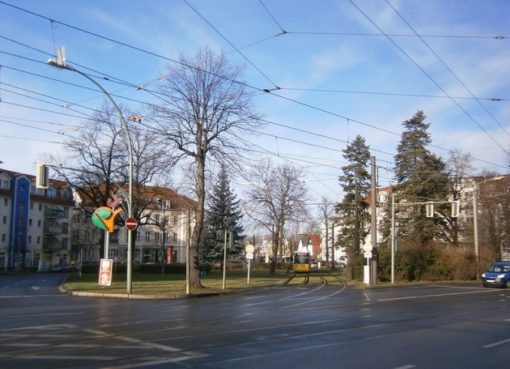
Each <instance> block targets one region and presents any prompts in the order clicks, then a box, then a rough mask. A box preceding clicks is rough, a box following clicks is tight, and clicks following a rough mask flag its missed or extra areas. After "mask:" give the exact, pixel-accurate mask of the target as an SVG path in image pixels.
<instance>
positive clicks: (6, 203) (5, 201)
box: [4, 197, 9, 206]
mask: <svg viewBox="0 0 510 369" xmlns="http://www.w3.org/2000/svg"><path fill="white" fill-rule="evenodd" d="M4 205H5V206H8V205H9V199H8V198H7V197H6V198H5V199H4Z"/></svg>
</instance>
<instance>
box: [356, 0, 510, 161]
mask: <svg viewBox="0 0 510 369" xmlns="http://www.w3.org/2000/svg"><path fill="white" fill-rule="evenodd" d="M349 2H350V3H351V4H352V6H353V7H354V8H356V9H357V10H358V11H359V12H360V13H361V14H362V15H363V16H364V17H365V18H366V19H367V20H368V21H369V22H370V23H371V24H372V25H373V26H374V27H376V28H377V29H378V30H379V32H381V33H382V34H383V35H385V36H386V38H387V39H388V40H389V41H390V42H391V43H392V44H393V45H394V46H395V47H396V48H397V49H398V50H399V51H400V52H401V53H402V54H403V55H404V56H406V57H407V58H408V59H409V60H410V61H411V62H412V63H413V64H414V65H415V66H416V67H417V68H418V69H419V70H420V71H421V72H422V73H423V74H424V75H425V76H426V77H427V78H428V79H429V80H430V81H431V82H432V83H433V84H434V85H435V86H436V87H437V88H439V89H440V90H441V92H443V93H444V94H445V95H446V96H448V97H449V98H450V100H451V101H452V102H453V103H454V104H455V105H456V106H457V107H458V108H459V109H460V110H461V111H462V112H463V113H464V115H466V116H467V117H468V118H469V119H470V120H471V121H472V122H473V123H475V124H476V125H477V126H478V127H479V128H480V129H481V130H482V131H483V132H484V133H485V134H486V135H487V137H489V138H490V139H491V140H492V141H493V142H494V143H495V144H496V145H497V146H498V147H499V148H500V149H501V150H502V151H503V152H504V153H507V154H508V151H507V150H506V149H505V148H504V147H503V146H502V145H501V144H500V143H499V142H498V141H497V140H496V139H495V138H494V137H493V136H492V135H491V134H490V133H489V132H488V131H487V130H486V129H485V128H484V127H483V126H482V125H481V124H480V123H479V122H478V121H477V120H476V119H475V118H474V117H473V116H472V115H471V114H470V113H469V112H468V111H467V110H466V109H464V107H463V106H462V105H460V104H459V102H458V101H457V100H455V99H454V98H453V97H451V96H450V95H449V94H448V93H447V91H446V90H445V89H444V88H443V87H442V86H441V85H440V84H439V83H438V82H437V81H436V80H435V79H434V78H432V76H431V75H430V74H429V73H428V72H427V71H426V70H425V69H423V67H422V66H421V65H419V64H418V62H416V60H414V59H413V57H411V56H410V55H409V54H408V53H407V52H406V51H405V50H404V49H403V48H402V47H401V46H400V45H399V44H398V43H396V42H395V40H394V39H393V38H392V37H391V36H389V35H388V34H387V33H386V32H385V31H384V30H383V29H382V28H381V27H380V26H379V25H378V24H377V23H376V22H375V21H374V20H373V19H372V18H371V17H370V16H369V15H368V14H367V13H366V12H364V11H363V10H362V9H361V8H360V7H359V6H358V5H357V4H356V3H355V2H354V1H353V0H349Z"/></svg>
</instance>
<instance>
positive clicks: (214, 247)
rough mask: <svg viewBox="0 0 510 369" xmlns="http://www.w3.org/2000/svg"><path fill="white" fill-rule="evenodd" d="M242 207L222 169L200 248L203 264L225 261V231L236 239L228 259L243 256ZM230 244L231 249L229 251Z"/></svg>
mask: <svg viewBox="0 0 510 369" xmlns="http://www.w3.org/2000/svg"><path fill="white" fill-rule="evenodd" d="M239 204H240V200H238V199H237V198H236V195H235V194H234V193H233V192H232V191H231V189H230V180H229V177H228V173H227V170H226V168H225V167H224V166H222V167H221V170H220V172H219V173H218V178H217V181H216V183H215V185H214V188H213V193H212V196H211V199H210V205H209V208H208V212H207V216H206V222H205V233H204V238H203V242H202V248H201V258H202V260H203V261H209V262H210V261H213V260H219V261H221V262H222V261H223V249H224V244H225V230H226V231H227V232H229V231H230V232H232V236H233V237H232V239H233V242H232V243H230V242H229V243H228V244H227V247H228V249H227V253H228V255H229V257H237V256H239V255H241V254H242V252H243V244H242V240H243V239H244V235H243V227H242V225H241V219H242V214H241V211H240V209H239V206H240V205H239ZM230 244H231V245H232V247H229V246H230Z"/></svg>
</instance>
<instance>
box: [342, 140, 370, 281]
mask: <svg viewBox="0 0 510 369" xmlns="http://www.w3.org/2000/svg"><path fill="white" fill-rule="evenodd" d="M343 152H344V155H343V157H344V158H345V159H346V160H347V161H348V162H349V164H348V165H346V166H344V167H342V171H343V172H344V175H343V176H340V178H339V180H340V185H341V186H342V189H343V190H344V193H345V195H344V198H343V200H342V202H341V203H340V204H337V206H336V212H337V214H338V215H339V217H340V219H341V222H342V234H341V236H340V237H339V240H338V241H339V244H340V245H341V246H343V247H345V248H346V251H347V257H348V260H349V261H348V262H349V267H350V270H351V276H352V277H353V278H358V277H360V276H361V271H362V263H363V253H362V252H361V246H362V244H363V242H364V240H365V237H366V236H367V233H368V229H367V225H368V224H369V223H370V216H369V213H368V208H369V206H368V202H367V198H368V195H369V192H370V174H369V171H368V167H369V163H370V150H369V147H368V146H367V145H366V143H365V139H364V138H363V137H361V136H359V135H358V136H357V137H356V138H355V139H354V141H353V142H352V143H351V144H350V145H348V146H347V147H346V148H345V150H343Z"/></svg>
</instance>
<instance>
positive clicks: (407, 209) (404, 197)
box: [394, 110, 448, 245]
mask: <svg viewBox="0 0 510 369" xmlns="http://www.w3.org/2000/svg"><path fill="white" fill-rule="evenodd" d="M425 118H426V117H425V114H424V113H423V111H421V110H420V111H418V112H417V113H416V114H415V115H414V116H413V117H412V118H411V119H409V120H406V121H405V122H403V126H404V128H405V130H404V132H403V133H402V137H401V140H400V144H399V145H398V148H397V155H396V156H395V174H396V179H397V186H396V187H395V188H394V190H395V193H396V196H397V198H398V200H397V201H398V202H401V201H404V202H408V203H424V202H428V201H436V202H443V201H445V200H447V197H448V175H447V173H446V169H445V167H446V165H445V163H444V162H443V160H442V159H441V158H439V157H438V156H436V155H435V154H433V153H432V152H430V151H429V150H428V149H427V146H428V145H429V144H430V143H431V142H432V141H431V138H430V134H429V133H428V131H427V130H428V128H429V126H430V124H428V123H425ZM434 208H435V210H436V211H437V212H438V213H441V212H442V213H444V214H447V212H448V205H447V204H435V205H434ZM396 214H398V215H397V217H396V218H397V219H398V223H399V236H400V237H404V238H408V239H413V240H418V241H419V242H420V244H422V245H424V244H427V243H429V242H430V241H432V240H437V239H442V238H444V235H445V227H446V224H445V220H444V217H441V216H434V217H432V218H427V217H426V214H425V205H424V204H417V205H413V206H399V207H398V208H397V209H396Z"/></svg>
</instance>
